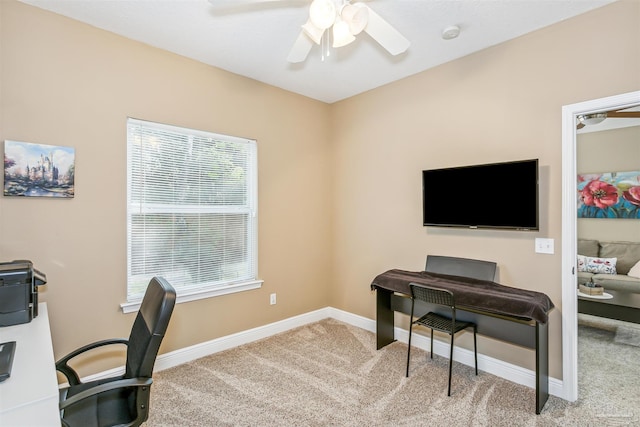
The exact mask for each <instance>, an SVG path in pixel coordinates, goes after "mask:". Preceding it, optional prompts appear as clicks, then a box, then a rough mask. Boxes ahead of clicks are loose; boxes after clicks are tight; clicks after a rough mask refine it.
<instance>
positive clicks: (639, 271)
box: [627, 261, 640, 279]
mask: <svg viewBox="0 0 640 427" xmlns="http://www.w3.org/2000/svg"><path fill="white" fill-rule="evenodd" d="M627 276H629V277H637V278H638V279H640V261H638V262H636V265H634V266H633V267H631V270H629V272H628V273H627Z"/></svg>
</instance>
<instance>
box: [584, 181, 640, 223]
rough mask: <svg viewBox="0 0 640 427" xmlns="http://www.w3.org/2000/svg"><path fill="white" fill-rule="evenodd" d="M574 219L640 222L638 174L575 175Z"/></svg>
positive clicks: (639, 183)
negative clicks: (615, 219) (576, 216)
mask: <svg viewBox="0 0 640 427" xmlns="http://www.w3.org/2000/svg"><path fill="white" fill-rule="evenodd" d="M578 218H635V219H640V171H633V172H611V173H602V174H584V175H578Z"/></svg>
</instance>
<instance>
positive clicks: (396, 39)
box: [353, 3, 411, 55]
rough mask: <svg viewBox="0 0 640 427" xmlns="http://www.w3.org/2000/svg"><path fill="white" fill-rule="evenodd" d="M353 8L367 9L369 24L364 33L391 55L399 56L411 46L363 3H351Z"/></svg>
mask: <svg viewBox="0 0 640 427" xmlns="http://www.w3.org/2000/svg"><path fill="white" fill-rule="evenodd" d="M353 5H354V6H358V7H366V8H367V9H369V22H368V23H367V26H366V27H365V28H364V31H365V32H366V33H367V34H369V35H370V36H371V37H372V38H373V39H374V40H375V41H376V42H378V43H379V44H380V46H382V47H383V48H385V49H386V50H387V51H389V53H390V54H391V55H399V54H401V53H402V52H405V51H406V50H407V49H408V48H409V45H410V44H411V43H410V42H409V40H407V39H406V38H405V37H404V36H403V35H402V34H400V32H399V31H398V30H396V29H395V28H393V27H392V26H391V24H389V23H388V22H387V21H385V20H384V19H382V17H381V16H380V15H378V14H377V13H376V12H374V11H373V10H372V9H371V8H370V7H369V6H367V5H365V4H363V3H353Z"/></svg>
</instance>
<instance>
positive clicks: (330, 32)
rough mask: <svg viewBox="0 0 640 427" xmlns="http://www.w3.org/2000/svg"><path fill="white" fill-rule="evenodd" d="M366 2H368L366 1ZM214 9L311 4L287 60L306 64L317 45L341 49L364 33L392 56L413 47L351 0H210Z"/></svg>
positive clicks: (370, 11) (386, 24) (392, 28)
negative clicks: (231, 4) (258, 5)
mask: <svg viewBox="0 0 640 427" xmlns="http://www.w3.org/2000/svg"><path fill="white" fill-rule="evenodd" d="M364 1H366V0H364ZM209 2H210V3H211V4H213V5H214V6H219V5H222V4H226V5H229V4H230V3H233V4H238V3H242V4H245V5H247V4H249V5H250V4H260V3H262V4H265V3H278V2H281V3H286V4H291V3H296V4H297V3H299V4H300V5H301V6H304V5H309V17H308V19H307V22H306V23H304V24H303V25H302V28H301V30H300V33H299V34H298V37H297V39H296V40H295V42H294V44H293V47H292V48H291V51H290V52H289V55H288V56H287V61H289V62H291V63H299V62H303V61H304V60H305V59H307V56H308V55H309V52H310V51H311V49H312V48H313V46H314V44H317V45H320V44H322V43H328V42H329V41H328V40H329V39H331V46H332V47H334V48H339V47H342V46H346V45H348V44H349V43H351V42H353V41H354V40H355V38H356V36H357V35H358V34H360V33H361V32H365V33H367V34H368V35H369V36H370V37H371V38H372V39H373V40H375V41H376V42H377V43H378V44H380V46H382V47H383V48H385V49H386V50H387V51H388V52H389V53H390V54H391V55H394V56H395V55H399V54H401V53H403V52H405V51H406V50H407V49H408V48H409V45H410V42H409V40H407V39H406V38H405V37H404V36H403V35H402V34H400V32H399V31H398V30H396V29H395V28H394V27H393V26H391V24H389V23H388V22H387V21H385V20H384V19H383V18H382V17H381V16H380V15H378V14H377V13H376V12H375V11H374V10H372V9H371V8H370V7H369V6H367V5H366V4H364V3H363V2H362V1H354V2H352V1H351V0H236V1H231V0H209Z"/></svg>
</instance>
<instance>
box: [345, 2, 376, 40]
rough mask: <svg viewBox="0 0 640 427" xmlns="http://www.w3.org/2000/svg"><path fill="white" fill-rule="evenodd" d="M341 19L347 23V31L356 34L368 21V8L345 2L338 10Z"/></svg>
mask: <svg viewBox="0 0 640 427" xmlns="http://www.w3.org/2000/svg"><path fill="white" fill-rule="evenodd" d="M340 16H341V17H342V19H343V20H344V21H345V22H347V24H349V31H351V34H353V35H354V36H357V35H358V34H360V33H361V32H362V30H364V29H365V28H366V26H367V23H368V22H369V8H367V7H358V6H354V5H352V4H347V5H346V6H344V7H343V8H342V11H341V12H340Z"/></svg>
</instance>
